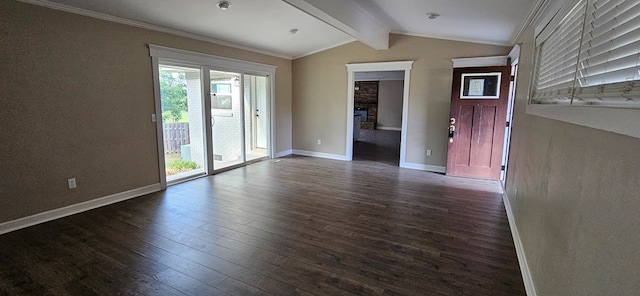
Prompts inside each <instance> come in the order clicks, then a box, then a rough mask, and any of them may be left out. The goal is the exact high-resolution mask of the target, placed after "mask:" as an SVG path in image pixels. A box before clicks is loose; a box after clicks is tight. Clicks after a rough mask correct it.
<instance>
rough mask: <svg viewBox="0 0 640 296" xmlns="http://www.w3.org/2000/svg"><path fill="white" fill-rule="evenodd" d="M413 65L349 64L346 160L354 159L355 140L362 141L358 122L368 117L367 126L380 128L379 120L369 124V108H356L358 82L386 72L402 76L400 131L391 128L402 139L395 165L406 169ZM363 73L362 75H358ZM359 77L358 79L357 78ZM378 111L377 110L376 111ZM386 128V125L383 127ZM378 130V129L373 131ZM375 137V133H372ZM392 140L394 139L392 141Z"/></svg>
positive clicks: (405, 63)
mask: <svg viewBox="0 0 640 296" xmlns="http://www.w3.org/2000/svg"><path fill="white" fill-rule="evenodd" d="M412 65H413V61H400V62H380V63H361V64H347V72H348V75H347V77H348V82H347V83H348V86H349V89H348V92H347V114H346V115H347V138H346V147H345V150H346V152H345V156H346V157H345V158H346V160H353V159H354V147H356V141H354V139H356V138H358V139H359V140H362V139H363V138H362V137H363V136H364V135H363V134H361V133H360V131H362V129H360V128H356V127H362V124H361V123H359V122H358V121H359V120H360V119H361V118H363V116H366V118H367V121H366V122H368V123H367V124H366V125H369V126H370V125H374V126H375V127H377V126H378V123H379V122H378V120H377V119H376V120H375V122H369V121H368V120H369V119H371V116H370V113H369V112H370V111H369V109H368V107H367V110H363V109H364V107H363V106H360V107H359V108H360V110H358V108H356V104H355V101H354V97H355V92H356V89H355V88H356V83H355V82H356V80H359V79H361V78H362V76H366V75H367V74H365V73H376V72H384V73H387V74H388V73H391V72H395V73H399V75H401V76H402V81H403V83H402V104H401V110H402V112H401V115H400V130H399V131H397V130H395V129H397V126H389V127H390V128H391V127H393V128H395V129H394V130H390V131H395V132H399V137H400V147H399V151H398V150H395V151H398V154H399V155H398V156H395V157H396V158H397V162H396V161H394V163H395V164H397V165H399V166H400V167H406V162H405V155H406V144H407V138H406V130H407V114H408V111H409V109H408V102H409V82H410V81H411V67H412ZM358 73H362V74H358ZM357 76H358V79H356V77H357ZM376 111H377V110H376ZM365 113H366V114H365ZM381 127H384V124H382V125H381ZM373 130H377V129H373ZM372 134H374V135H375V133H372ZM391 140H392V139H391Z"/></svg>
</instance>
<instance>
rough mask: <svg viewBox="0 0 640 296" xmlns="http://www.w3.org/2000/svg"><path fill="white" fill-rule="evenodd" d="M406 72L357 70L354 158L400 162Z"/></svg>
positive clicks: (354, 99) (354, 111)
mask: <svg viewBox="0 0 640 296" xmlns="http://www.w3.org/2000/svg"><path fill="white" fill-rule="evenodd" d="M404 76H405V75H404V71H373V72H356V73H355V84H354V97H353V104H354V110H353V113H354V125H353V130H354V133H353V141H354V146H353V159H354V160H369V161H376V162H383V163H388V164H391V165H395V166H398V165H399V164H400V144H401V138H402V109H403V108H402V106H403V102H402V101H403V100H402V97H403V90H404Z"/></svg>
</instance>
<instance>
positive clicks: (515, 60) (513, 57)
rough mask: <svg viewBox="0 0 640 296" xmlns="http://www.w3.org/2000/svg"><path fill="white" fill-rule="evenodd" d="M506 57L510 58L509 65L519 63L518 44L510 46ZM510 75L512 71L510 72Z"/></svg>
mask: <svg viewBox="0 0 640 296" xmlns="http://www.w3.org/2000/svg"><path fill="white" fill-rule="evenodd" d="M508 57H509V58H510V59H511V65H509V66H513V65H517V64H518V63H519V59H520V45H519V44H516V45H514V46H513V48H511V51H510V52H509V55H508ZM511 74H512V75H513V74H514V73H511Z"/></svg>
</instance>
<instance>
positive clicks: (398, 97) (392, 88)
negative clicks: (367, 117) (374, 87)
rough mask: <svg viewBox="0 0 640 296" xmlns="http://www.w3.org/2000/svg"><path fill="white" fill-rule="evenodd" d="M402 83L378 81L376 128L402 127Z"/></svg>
mask: <svg viewBox="0 0 640 296" xmlns="http://www.w3.org/2000/svg"><path fill="white" fill-rule="evenodd" d="M403 91H404V81H402V80H380V83H379V85H378V125H377V126H378V128H385V127H388V128H401V127H402V94H403Z"/></svg>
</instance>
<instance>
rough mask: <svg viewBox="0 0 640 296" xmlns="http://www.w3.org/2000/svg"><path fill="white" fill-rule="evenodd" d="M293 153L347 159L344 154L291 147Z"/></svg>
mask: <svg viewBox="0 0 640 296" xmlns="http://www.w3.org/2000/svg"><path fill="white" fill-rule="evenodd" d="M293 154H296V155H304V156H312V157H318V158H327V159H335V160H345V161H348V160H349V159H347V157H346V156H344V155H340V154H330V153H323V152H315V151H308V150H297V149H293Z"/></svg>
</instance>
